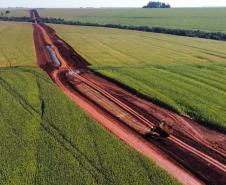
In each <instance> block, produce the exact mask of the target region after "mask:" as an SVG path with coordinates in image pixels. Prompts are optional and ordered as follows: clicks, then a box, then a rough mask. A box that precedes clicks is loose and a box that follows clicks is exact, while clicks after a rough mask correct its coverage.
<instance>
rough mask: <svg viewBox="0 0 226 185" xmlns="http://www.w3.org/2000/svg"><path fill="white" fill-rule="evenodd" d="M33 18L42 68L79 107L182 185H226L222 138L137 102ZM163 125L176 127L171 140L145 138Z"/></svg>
mask: <svg viewBox="0 0 226 185" xmlns="http://www.w3.org/2000/svg"><path fill="white" fill-rule="evenodd" d="M31 16H32V18H33V21H34V23H33V31H34V42H35V47H36V54H37V62H38V65H39V66H40V67H41V68H42V69H43V70H45V71H46V72H47V73H48V74H49V76H50V77H51V78H52V80H53V81H54V82H55V83H56V84H57V85H58V86H59V87H60V88H61V89H62V90H63V91H64V93H65V94H66V95H68V96H69V97H70V98H71V99H72V100H73V101H74V102H75V103H76V104H78V105H79V106H80V107H81V108H83V109H84V110H85V111H87V112H88V113H89V114H90V115H91V116H92V117H94V118H95V119H96V120H97V121H98V122H99V123H100V124H101V125H102V126H104V127H105V128H106V129H107V130H109V131H110V132H111V133H113V134H114V135H116V136H118V137H119V138H120V139H121V140H123V141H124V142H125V143H127V144H128V145H130V146H131V147H133V148H134V149H136V150H137V151H139V152H141V153H143V154H144V155H145V156H147V157H149V158H150V159H152V160H154V161H155V162H156V164H158V165H159V166H161V167H162V168H164V169H165V170H166V171H168V172H169V173H170V174H171V175H173V176H174V177H175V178H177V179H178V180H179V181H180V182H182V183H183V184H190V185H194V184H222V185H223V184H226V136H225V135H224V134H222V133H219V132H216V131H213V130H210V129H207V128H205V127H203V126H200V124H198V123H196V122H195V121H193V120H191V119H189V118H186V117H183V116H180V115H177V114H176V113H174V112H171V111H169V110H166V109H164V108H161V107H159V106H157V105H155V104H153V103H151V102H149V101H146V100H143V99H141V98H138V97H137V96H135V95H133V94H132V93H130V92H128V91H127V90H125V89H123V88H122V87H119V86H118V85H116V84H114V83H112V82H110V81H108V80H106V79H104V78H103V77H101V76H99V75H97V74H95V73H93V72H92V71H91V70H90V69H89V67H88V66H89V63H88V62H87V61H85V59H83V58H82V57H81V56H80V55H79V54H78V53H76V51H74V50H73V48H71V47H70V46H69V45H68V44H67V43H66V42H65V41H63V40H62V39H61V38H60V37H58V36H57V34H56V32H55V31H54V30H53V29H52V28H50V27H49V26H47V25H45V24H43V23H40V22H39V15H38V13H37V11H35V10H33V11H31ZM47 48H48V49H47ZM49 50H50V51H51V52H52V53H54V54H52V55H55V56H52V55H51V54H50V53H51V52H49ZM162 120H164V121H167V122H169V123H170V124H171V125H173V134H172V135H170V137H168V138H165V139H152V138H150V137H144V136H142V134H141V133H142V132H144V133H145V130H146V128H151V127H153V126H154V125H157V124H159V123H160V122H161V121H162ZM137 123H139V124H137ZM131 125H132V127H131ZM140 125H141V126H140ZM133 126H134V127H135V128H137V130H139V133H138V132H137V130H136V129H133Z"/></svg>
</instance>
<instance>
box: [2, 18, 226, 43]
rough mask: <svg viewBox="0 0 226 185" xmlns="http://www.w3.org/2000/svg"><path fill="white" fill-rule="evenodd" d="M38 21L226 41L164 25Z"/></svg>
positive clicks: (212, 34)
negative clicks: (164, 26)
mask: <svg viewBox="0 0 226 185" xmlns="http://www.w3.org/2000/svg"><path fill="white" fill-rule="evenodd" d="M0 20H2V21H16V22H32V21H33V20H32V18H30V17H4V16H0ZM38 22H43V23H52V24H64V25H79V26H95V27H106V28H118V29H125V30H137V31H144V32H154V33H164V34H171V35H179V36H187V37H198V38H204V39H213V40H222V41H226V34H225V33H221V32H205V31H200V30H188V29H173V28H163V27H149V26H128V25H121V24H98V23H86V22H80V21H65V20H64V19H61V18H45V17H44V18H39V20H38Z"/></svg>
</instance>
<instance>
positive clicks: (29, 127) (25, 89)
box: [0, 22, 179, 185]
mask: <svg viewBox="0 0 226 185" xmlns="http://www.w3.org/2000/svg"><path fill="white" fill-rule="evenodd" d="M29 26H30V28H29ZM0 32H1V37H0V47H1V49H0V56H1V57H0V64H1V66H2V67H1V68H0V97H1V101H0V130H1V134H0V184H3V185H17V184H18V185H19V184H22V185H31V184H37V185H38V184H42V185H45V184H46V185H51V184H52V185H57V184H59V185H62V184H76V185H77V184H79V185H80V184H84V185H88V184H98V185H99V184H103V185H106V184H109V185H110V184H112V185H115V184H121V185H125V184H128V185H129V184H146V185H149V184H159V185H160V184H161V185H162V184H165V185H168V184H179V183H178V182H177V181H176V180H174V179H173V178H172V177H170V176H169V175H168V174H167V173H166V172H165V171H163V170H162V169H160V168H159V167H157V166H156V165H155V164H154V163H153V162H152V161H150V160H148V159H147V158H145V157H144V156H143V155H141V154H139V153H137V152H136V151H134V150H133V149H131V148H129V147H128V146H127V145H125V144H124V143H123V142H121V141H120V140H119V139H117V138H116V137H114V136H112V135H111V134H109V132H107V131H106V130H105V129H103V128H102V127H101V126H100V125H99V124H98V123H96V122H95V121H94V120H93V119H91V118H90V117H89V116H88V115H87V114H86V113H85V112H84V111H82V110H81V109H80V108H79V107H78V106H76V105H75V104H74V103H73V102H72V101H71V100H69V98H67V97H66V96H65V95H64V94H63V93H62V92H61V91H60V90H59V89H58V88H57V87H56V85H55V84H54V83H53V82H52V81H51V79H50V78H49V77H48V75H47V74H46V73H45V72H43V71H42V70H40V69H38V68H37V67H32V66H36V64H35V56H34V47H33V45H32V42H31V40H32V29H31V24H30V25H29V24H22V23H21V24H14V23H6V22H4V23H1V25H0ZM2 35H3V37H2ZM6 61H7V62H6ZM9 64H11V65H9ZM9 66H11V67H9Z"/></svg>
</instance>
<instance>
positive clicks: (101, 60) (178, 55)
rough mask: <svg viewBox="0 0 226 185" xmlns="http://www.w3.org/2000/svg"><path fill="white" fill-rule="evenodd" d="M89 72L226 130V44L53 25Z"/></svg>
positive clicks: (206, 123) (134, 32)
mask: <svg viewBox="0 0 226 185" xmlns="http://www.w3.org/2000/svg"><path fill="white" fill-rule="evenodd" d="M53 27H54V29H56V31H57V32H58V33H59V35H61V36H62V37H63V39H65V40H66V41H67V42H68V43H69V44H70V45H72V46H73V47H74V48H75V49H76V51H78V52H79V53H80V54H81V55H82V56H83V57H84V58H86V59H87V61H89V62H90V63H91V64H92V67H93V68H94V69H95V70H96V71H97V72H100V73H102V74H104V75H106V76H108V77H110V78H112V79H114V80H116V81H118V82H120V83H122V84H124V85H126V86H127V87H129V88H132V89H133V90H134V91H136V92H137V93H141V94H142V95H144V96H147V97H148V98H149V99H151V100H152V101H154V102H156V103H158V104H161V105H163V106H166V107H168V108H171V109H174V110H175V111H177V112H180V113H182V114H186V115H188V116H190V117H192V118H194V119H196V120H198V121H200V122H202V123H203V124H205V125H208V126H211V127H214V128H217V129H220V130H225V129H226V125H225V122H226V116H225V115H226V109H225V102H224V101H223V100H224V99H225V98H226V89H225V79H226V63H225V59H226V43H225V42H217V41H211V40H203V39H191V38H185V37H177V36H168V35H162V34H153V33H141V32H136V31H123V30H117V29H104V28H87V27H75V26H60V25H54V26H53Z"/></svg>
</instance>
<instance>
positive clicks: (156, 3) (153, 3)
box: [143, 1, 171, 8]
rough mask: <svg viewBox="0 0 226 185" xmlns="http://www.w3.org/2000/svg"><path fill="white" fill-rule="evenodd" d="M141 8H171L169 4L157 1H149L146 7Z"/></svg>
mask: <svg viewBox="0 0 226 185" xmlns="http://www.w3.org/2000/svg"><path fill="white" fill-rule="evenodd" d="M143 8H171V6H170V4H166V3H162V2H159V1H150V2H149V3H148V4H147V5H146V6H143Z"/></svg>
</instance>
